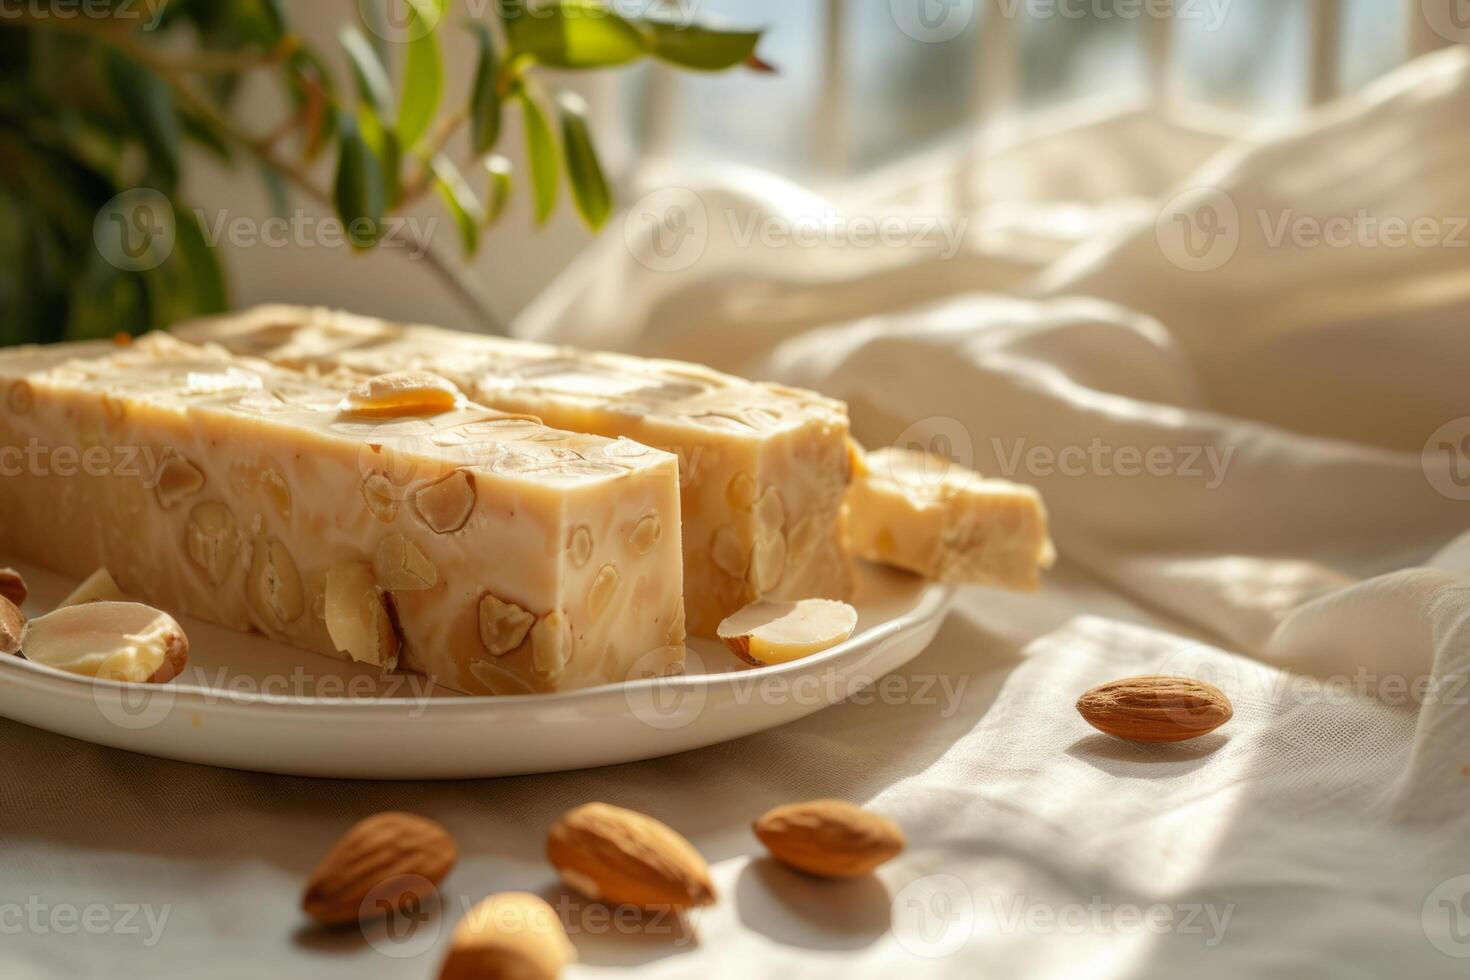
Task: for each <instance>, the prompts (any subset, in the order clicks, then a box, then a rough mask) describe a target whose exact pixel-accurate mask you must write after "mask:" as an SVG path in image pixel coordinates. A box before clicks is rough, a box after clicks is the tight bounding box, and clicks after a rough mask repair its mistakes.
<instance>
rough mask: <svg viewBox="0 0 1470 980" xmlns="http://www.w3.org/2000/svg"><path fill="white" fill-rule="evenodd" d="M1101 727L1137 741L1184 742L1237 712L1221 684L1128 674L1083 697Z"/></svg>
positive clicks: (1091, 719)
mask: <svg viewBox="0 0 1470 980" xmlns="http://www.w3.org/2000/svg"><path fill="white" fill-rule="evenodd" d="M1077 711H1078V713H1080V714H1081V715H1082V717H1083V719H1084V720H1085V721H1086V722H1087V723H1088V724H1089V725H1091V726H1092V727H1093V728H1096V729H1097V730H1098V731H1100V732H1104V733H1106V734H1108V735H1115V736H1117V737H1118V738H1126V739H1131V740H1132V741H1135V742H1182V741H1184V740H1185V739H1190V738H1198V737H1199V736H1201V735H1205V734H1208V733H1209V732H1212V731H1214V730H1215V729H1217V728H1219V727H1220V726H1221V725H1223V724H1225V723H1226V722H1227V721H1229V720H1230V716H1231V714H1232V713H1233V712H1232V709H1231V707H1230V699H1229V698H1227V697H1226V696H1225V694H1224V693H1223V692H1222V691H1221V690H1220V689H1219V688H1217V687H1214V686H1212V685H1209V684H1206V683H1204V682H1202V681H1196V680H1191V679H1190V678H1188V677H1127V678H1124V679H1123V680H1118V681H1112V682H1110V683H1107V684H1101V685H1099V686H1097V687H1094V688H1093V689H1092V690H1090V691H1088V692H1087V693H1086V694H1084V695H1082V697H1080V698H1078V699H1077Z"/></svg>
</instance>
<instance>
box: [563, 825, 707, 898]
mask: <svg viewBox="0 0 1470 980" xmlns="http://www.w3.org/2000/svg"><path fill="white" fill-rule="evenodd" d="M546 857H547V859H548V860H550V861H551V863H552V865H554V866H555V867H556V869H557V871H559V872H560V873H561V877H562V880H563V881H565V882H566V883H567V884H568V885H570V886H571V887H572V888H575V889H576V890H577V891H579V892H581V893H582V894H584V895H586V896H587V897H588V898H591V899H595V900H597V901H600V902H606V903H608V904H610V905H635V906H638V907H639V908H643V909H651V910H661V909H670V908H672V909H685V908H691V907H693V906H696V905H709V904H710V903H711V902H713V901H714V900H715V887H714V885H713V884H712V883H711V882H710V877H709V865H708V864H706V863H705V860H704V858H703V857H701V856H700V853H699V852H698V851H696V850H695V849H694V845H692V844H690V843H689V842H688V841H687V840H685V839H684V838H683V837H681V836H680V835H679V834H677V833H676V832H674V831H673V830H671V829H670V828H669V827H667V826H665V825H664V824H662V823H659V822H658V821H657V820H655V819H653V818H652V817H649V816H644V815H643V814H641V813H635V812H634V811H632V810H625V809H623V808H622V807H616V806H610V805H609V804H607V803H587V804H584V805H583V806H579V807H577V808H576V809H574V810H568V811H567V812H566V813H564V814H562V816H561V819H559V820H558V821H557V822H556V823H555V824H553V825H552V827H551V832H550V833H549V834H548V835H547V837H546Z"/></svg>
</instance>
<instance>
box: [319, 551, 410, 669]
mask: <svg viewBox="0 0 1470 980" xmlns="http://www.w3.org/2000/svg"><path fill="white" fill-rule="evenodd" d="M391 601H392V600H391V599H389V598H388V596H387V595H385V594H384V592H383V590H382V589H380V588H378V583H377V581H376V580H375V579H374V577H373V569H372V566H371V565H368V564H365V563H363V562H347V563H346V564H343V565H338V566H337V567H335V568H333V569H331V570H329V571H328V572H327V581H326V596H325V605H326V616H325V619H326V622H327V634H328V635H329V636H331V638H332V643H333V645H335V646H336V647H337V649H338V650H341V651H342V652H343V653H345V654H347V655H348V656H349V657H351V658H352V659H353V660H356V661H357V662H358V663H363V664H373V665H375V666H378V667H382V668H383V669H384V670H393V669H395V668H396V667H397V666H398V650H399V647H400V645H401V644H400V642H399V639H398V631H397V630H396V629H395V628H394V625H393V617H392V614H391V611H390V609H389V607H388V603H389V602H391Z"/></svg>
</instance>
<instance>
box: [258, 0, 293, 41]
mask: <svg viewBox="0 0 1470 980" xmlns="http://www.w3.org/2000/svg"><path fill="white" fill-rule="evenodd" d="M260 6H261V9H262V11H263V12H264V14H265V19H266V23H268V24H269V25H270V29H271V31H272V32H273V33H274V35H275V36H276V37H278V38H279V37H281V36H282V35H283V34H285V33H286V30H287V27H286V4H285V0H260Z"/></svg>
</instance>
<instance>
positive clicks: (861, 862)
mask: <svg viewBox="0 0 1470 980" xmlns="http://www.w3.org/2000/svg"><path fill="white" fill-rule="evenodd" d="M754 830H755V835H756V836H757V837H759V838H760V840H761V843H762V844H764V845H766V849H767V850H769V851H770V852H771V856H772V857H774V858H775V859H776V860H778V861H780V862H781V863H782V864H787V865H790V866H791V867H793V868H796V869H797V870H798V871H805V872H807V873H808V874H814V875H819V876H821V877H823V878H854V877H857V876H858V875H865V874H867V873H868V872H870V871H872V870H873V869H874V868H876V867H878V866H879V865H880V864H882V863H883V862H885V861H888V860H889V859H891V858H893V857H896V856H897V855H898V854H899V853H900V852H901V851H902V850H903V844H904V841H903V831H902V830H900V829H899V827H898V825H897V824H896V823H894V822H893V821H892V820H889V819H888V818H887V817H880V816H879V815H878V814H876V813H871V812H869V811H867V810H864V809H863V808H862V807H858V806H853V805H852V804H851V803H847V802H844V801H842V800H811V801H810V802H807V803H789V804H787V805H786V806H778V807H776V808H775V809H774V810H770V811H768V812H767V813H766V814H765V815H764V816H762V817H761V818H760V819H759V820H757V821H756V822H755V827H754Z"/></svg>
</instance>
